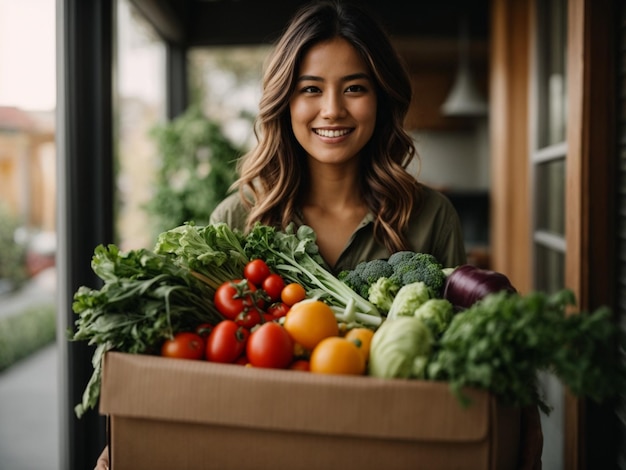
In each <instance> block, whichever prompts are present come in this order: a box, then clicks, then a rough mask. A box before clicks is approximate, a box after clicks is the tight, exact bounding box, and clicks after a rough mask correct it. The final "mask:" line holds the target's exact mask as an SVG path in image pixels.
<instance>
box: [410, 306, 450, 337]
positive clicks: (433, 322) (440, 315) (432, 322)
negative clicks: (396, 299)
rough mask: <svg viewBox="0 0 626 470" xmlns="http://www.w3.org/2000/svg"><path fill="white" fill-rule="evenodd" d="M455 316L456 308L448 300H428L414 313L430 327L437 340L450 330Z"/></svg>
mask: <svg viewBox="0 0 626 470" xmlns="http://www.w3.org/2000/svg"><path fill="white" fill-rule="evenodd" d="M453 315H454V307H453V306H452V303H450V302H449V301H448V300H446V299H428V300H427V301H426V302H424V303H423V304H422V305H420V306H419V307H418V308H417V310H415V312H414V313H413V316H415V317H417V318H421V319H422V320H423V321H424V323H426V324H427V325H428V327H429V328H430V330H431V331H432V333H433V336H434V337H435V338H438V337H439V336H441V335H442V334H443V332H444V331H445V330H446V328H448V325H449V324H450V322H451V321H452V316H453Z"/></svg>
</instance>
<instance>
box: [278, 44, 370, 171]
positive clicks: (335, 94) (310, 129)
mask: <svg viewBox="0 0 626 470" xmlns="http://www.w3.org/2000/svg"><path fill="white" fill-rule="evenodd" d="M289 109H290V112H291V126H292V129H293V132H294V134H295V136H296V139H297V140H298V142H299V143H300V145H301V146H302V147H303V148H304V150H305V151H306V152H307V154H308V155H309V156H310V157H311V158H313V159H315V160H317V161H318V162H320V163H333V164H337V163H343V162H346V161H348V160H350V159H353V158H354V157H355V156H357V155H358V153H359V152H360V151H361V149H362V148H363V147H364V146H365V144H366V143H367V142H368V141H369V140H370V138H371V137H372V134H373V133H374V127H375V125H376V93H375V91H374V82H373V81H372V77H371V76H370V73H369V69H368V68H367V66H366V64H365V62H364V61H363V59H361V56H359V54H358V53H357V51H356V50H355V49H354V47H352V45H350V43H348V42H347V41H346V40H345V39H340V38H336V39H333V40H331V41H327V42H322V43H319V44H317V45H315V46H313V47H312V48H311V49H310V50H309V51H308V52H307V53H306V55H305V56H304V57H303V61H302V65H301V67H300V70H298V75H297V77H296V87H295V91H294V93H293V95H292V97H291V100H290V103H289Z"/></svg>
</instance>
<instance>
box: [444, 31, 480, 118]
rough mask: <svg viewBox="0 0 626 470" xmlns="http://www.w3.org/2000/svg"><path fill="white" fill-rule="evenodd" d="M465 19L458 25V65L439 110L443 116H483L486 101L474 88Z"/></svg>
mask: <svg viewBox="0 0 626 470" xmlns="http://www.w3.org/2000/svg"><path fill="white" fill-rule="evenodd" d="M467 30H468V28H467V21H466V20H462V21H461V24H460V27H459V66H458V70H457V75H456V79H455V81H454V85H453V86H452V90H451V91H450V93H449V95H448V97H447V98H446V101H445V102H444V103H443V105H442V107H441V110H442V113H443V114H444V116H474V117H479V116H485V115H486V114H487V103H486V101H485V99H484V98H483V96H482V95H481V93H480V92H479V91H478V89H477V88H476V84H475V83H474V78H473V77H472V71H471V68H470V63H469V37H468V31H467Z"/></svg>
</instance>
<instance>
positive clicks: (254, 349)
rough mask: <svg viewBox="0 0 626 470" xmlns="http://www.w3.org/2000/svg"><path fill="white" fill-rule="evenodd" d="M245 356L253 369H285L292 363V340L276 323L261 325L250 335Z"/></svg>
mask: <svg viewBox="0 0 626 470" xmlns="http://www.w3.org/2000/svg"><path fill="white" fill-rule="evenodd" d="M246 355H247V356H248V360H249V361H250V364H251V365H253V366H255V367H266V368H273V369H286V368H287V367H289V365H290V364H291V362H292V361H293V340H292V339H291V336H289V333H287V330H285V329H284V328H283V327H282V326H280V325H279V324H278V323H275V322H268V323H263V324H262V325H261V326H260V327H258V328H257V329H256V330H254V331H253V332H252V334H251V335H250V338H249V339H248V344H247V345H246Z"/></svg>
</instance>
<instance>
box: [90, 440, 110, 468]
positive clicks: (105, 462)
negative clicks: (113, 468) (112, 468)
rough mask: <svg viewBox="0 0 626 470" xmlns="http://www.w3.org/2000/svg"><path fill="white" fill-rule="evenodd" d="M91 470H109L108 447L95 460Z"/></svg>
mask: <svg viewBox="0 0 626 470" xmlns="http://www.w3.org/2000/svg"><path fill="white" fill-rule="evenodd" d="M93 470H109V446H106V447H105V448H104V449H103V451H102V453H101V454H100V455H99V456H98V460H96V466H95V468H94V469H93Z"/></svg>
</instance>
